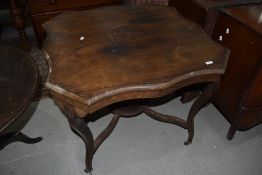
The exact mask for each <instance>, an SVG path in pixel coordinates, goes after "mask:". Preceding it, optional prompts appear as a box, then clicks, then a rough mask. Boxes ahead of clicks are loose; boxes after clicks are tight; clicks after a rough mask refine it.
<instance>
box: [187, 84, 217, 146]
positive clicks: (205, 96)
mask: <svg viewBox="0 0 262 175" xmlns="http://www.w3.org/2000/svg"><path fill="white" fill-rule="evenodd" d="M217 88H218V84H216V83H210V84H208V85H207V87H206V88H205V90H204V91H203V92H202V93H201V94H200V96H199V97H198V98H197V99H196V100H195V101H194V103H193V105H192V107H191V109H190V111H189V114H188V118H187V121H186V123H187V127H188V139H187V141H185V143H184V144H185V145H189V144H190V143H192V140H193V137H194V118H195V116H196V114H197V113H198V111H199V110H200V109H201V108H202V107H203V106H205V105H206V104H207V103H209V100H210V99H211V97H212V96H213V95H214V93H215V92H216V90H217Z"/></svg>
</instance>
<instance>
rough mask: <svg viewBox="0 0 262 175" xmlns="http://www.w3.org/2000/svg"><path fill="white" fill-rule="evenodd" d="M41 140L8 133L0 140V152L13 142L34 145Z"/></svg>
mask: <svg viewBox="0 0 262 175" xmlns="http://www.w3.org/2000/svg"><path fill="white" fill-rule="evenodd" d="M41 140H43V138H42V137H37V138H30V137H28V136H26V135H25V134H23V133H21V132H18V133H10V134H6V135H5V136H3V138H1V139H0V150H2V149H4V148H5V147H6V146H7V145H9V144H10V143H13V142H23V143H27V144H34V143H38V142H40V141H41Z"/></svg>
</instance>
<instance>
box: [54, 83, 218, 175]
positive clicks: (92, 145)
mask: <svg viewBox="0 0 262 175" xmlns="http://www.w3.org/2000/svg"><path fill="white" fill-rule="evenodd" d="M216 89H217V84H215V83H210V84H208V85H207V87H206V88H205V90H204V91H203V92H202V93H201V94H200V96H199V97H198V98H197V99H196V100H195V101H194V103H193V105H192V107H191V109H190V111H189V114H188V117H187V120H183V119H181V118H179V117H176V116H169V115H164V114H160V113H158V112H156V111H154V110H153V109H151V108H149V107H148V106H131V107H130V106H129V107H123V108H119V109H114V110H112V113H113V114H114V115H113V117H112V120H111V122H110V123H109V124H108V126H107V127H106V128H105V130H104V131H102V132H101V133H100V135H99V136H98V137H97V138H96V139H94V138H93V135H92V132H91V130H90V129H89V127H88V125H87V124H86V121H85V120H84V119H83V118H80V117H79V116H77V114H76V112H75V108H74V107H73V106H67V105H65V104H61V103H58V105H59V107H60V108H61V110H62V111H63V112H64V114H65V115H66V116H67V118H68V121H69V124H70V127H71V128H72V129H73V131H75V132H76V133H77V134H78V135H79V136H80V137H81V138H82V140H83V141H84V143H85V146H86V159H85V163H86V170H85V172H88V173H90V172H91V171H92V159H93V155H94V153H95V152H96V150H97V149H98V147H99V146H100V145H101V144H102V143H103V141H104V140H105V139H106V138H107V137H108V136H109V135H110V134H111V133H112V131H113V130H114V128H115V126H116V124H117V122H118V120H119V118H120V117H134V116H137V115H139V114H141V113H145V114H147V115H148V116H149V117H151V118H153V119H155V120H158V121H161V122H167V123H172V124H175V125H178V126H180V127H182V128H184V129H187V130H188V139H187V141H185V143H184V144H185V145H188V144H190V143H192V140H193V136H194V117H195V116H196V114H197V113H198V111H199V110H200V109H201V108H202V107H203V106H205V105H206V104H207V103H209V100H210V98H211V97H212V95H213V94H214V93H215V91H216Z"/></svg>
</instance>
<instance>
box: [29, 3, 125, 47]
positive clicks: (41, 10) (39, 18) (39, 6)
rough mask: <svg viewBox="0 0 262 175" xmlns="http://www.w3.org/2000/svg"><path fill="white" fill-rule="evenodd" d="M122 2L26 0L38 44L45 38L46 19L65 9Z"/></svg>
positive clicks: (78, 8)
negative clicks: (44, 26)
mask: <svg viewBox="0 0 262 175" xmlns="http://www.w3.org/2000/svg"><path fill="white" fill-rule="evenodd" d="M113 4H122V0H41V1H39V0H27V6H28V7H29V11H30V14H31V17H32V23H33V27H34V30H35V34H36V38H37V40H38V44H39V46H40V47H41V46H42V43H43V40H44V38H45V31H44V29H43V27H42V25H43V23H44V22H46V21H47V20H49V19H51V18H53V17H54V16H57V15H58V14H60V13H62V12H64V11H67V10H85V9H90V8H95V7H99V6H105V5H113Z"/></svg>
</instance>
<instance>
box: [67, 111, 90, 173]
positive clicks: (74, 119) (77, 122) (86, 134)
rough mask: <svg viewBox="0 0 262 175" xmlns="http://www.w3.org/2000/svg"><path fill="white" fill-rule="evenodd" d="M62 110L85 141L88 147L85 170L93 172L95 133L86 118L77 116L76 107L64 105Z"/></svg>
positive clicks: (74, 129)
mask: <svg viewBox="0 0 262 175" xmlns="http://www.w3.org/2000/svg"><path fill="white" fill-rule="evenodd" d="M62 110H63V112H64V114H66V116H67V119H68V122H69V125H70V127H71V128H72V130H73V131H75V132H76V133H77V134H78V135H79V136H80V137H81V139H82V140H83V141H84V143H85V147H86V156H85V164H86V169H85V172H87V173H91V172H92V161H93V155H94V138H93V134H92V132H91V130H90V129H89V127H88V125H87V124H86V122H85V120H84V119H82V118H79V117H78V116H77V114H76V113H75V109H74V108H73V107H71V106H70V107H69V106H64V109H62Z"/></svg>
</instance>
